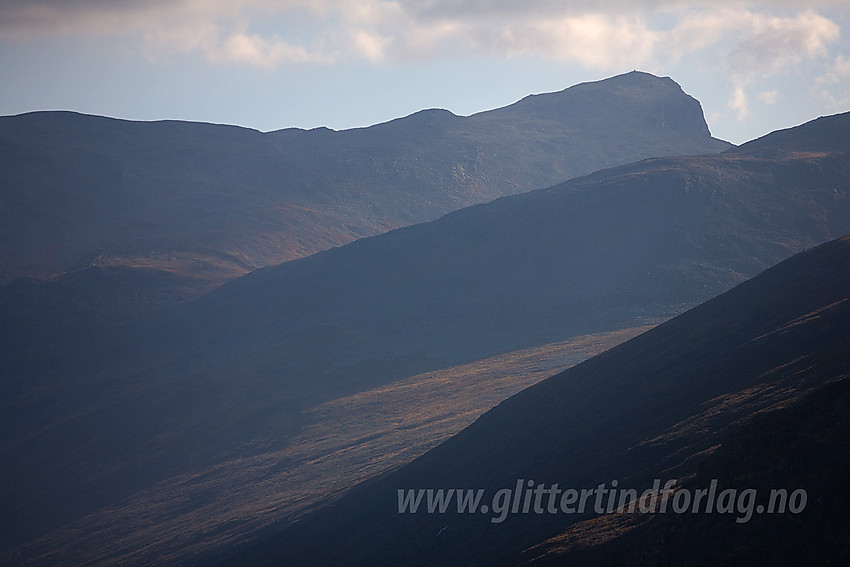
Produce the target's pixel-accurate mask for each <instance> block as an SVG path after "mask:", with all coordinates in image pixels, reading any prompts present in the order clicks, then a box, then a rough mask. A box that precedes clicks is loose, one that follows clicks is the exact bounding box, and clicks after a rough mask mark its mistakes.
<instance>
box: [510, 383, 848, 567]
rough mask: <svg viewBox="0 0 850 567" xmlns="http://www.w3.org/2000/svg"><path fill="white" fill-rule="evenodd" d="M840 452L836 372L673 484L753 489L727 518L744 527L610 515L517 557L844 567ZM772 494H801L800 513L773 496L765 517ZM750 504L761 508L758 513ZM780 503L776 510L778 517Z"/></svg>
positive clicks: (842, 390) (675, 517) (844, 427)
mask: <svg viewBox="0 0 850 567" xmlns="http://www.w3.org/2000/svg"><path fill="white" fill-rule="evenodd" d="M848 455H850V377H848V376H847V375H846V374H845V375H844V376H843V377H841V378H836V380H835V381H834V382H830V383H827V384H825V385H824V386H823V387H820V388H816V389H815V390H814V391H813V392H811V393H807V394H805V395H804V396H803V398H802V399H801V400H799V401H796V402H793V403H791V404H790V405H789V406H788V407H787V408H782V409H777V410H774V411H770V412H767V413H765V414H762V415H758V416H755V417H754V418H752V419H750V420H747V421H746V422H745V424H744V425H742V426H740V427H738V428H735V429H734V430H733V431H732V433H731V434H730V435H728V436H727V437H726V438H725V439H724V440H723V442H722V444H721V445H720V447H719V448H718V449H717V450H716V451H715V453H714V454H713V455H711V456H710V457H708V458H707V459H706V460H705V461H704V462H703V463H701V464H700V466H699V468H698V472H697V474H696V475H695V476H694V477H692V478H689V479H687V480H686V481H684V482H683V483H682V486H681V488H682V489H686V490H689V491H690V493H691V494H694V493H695V490H696V489H699V488H705V487H709V486H711V482H712V481H713V480H715V481H716V482H717V491H716V492H717V493H718V494H719V493H722V491H724V490H728V489H730V488H731V489H735V488H739V491H738V494H741V491H740V489H755V490H757V491H758V494H761V495H762V497H761V499H760V500H754V501H753V502H752V504H750V503H749V502H748V501H747V500H741V503H742V505H741V511H740V512H739V511H738V510H737V509H736V511H735V514H736V517H739V518H741V519H742V520H743V519H745V518H747V515H748V514H752V515H751V516H750V519H749V521H747V522H743V521H742V522H737V521H729V517H728V516H726V515H721V514H716V513H714V514H706V513H703V514H672V515H668V514H647V515H646V517H644V518H640V519H639V521H637V522H636V521H635V520H634V518H628V517H627V516H625V515H623V514H614V515H611V516H608V517H604V518H602V519H601V520H599V521H595V522H585V523H584V524H585V525H581V524H580V525H578V526H575V527H574V528H572V529H570V530H568V531H567V532H566V533H564V534H561V535H559V536H557V537H555V538H552V539H550V540H548V541H546V542H544V543H543V544H541V545H539V546H535V547H534V548H532V549H530V550H528V551H526V553H525V554H524V556H525V558H528V561H527V563H528V564H530V565H535V566H539V565H542V566H548V565H575V566H576V567H583V566H597V565H598V566H603V565H628V566H661V565H694V566H722V565H775V566H777V567H778V566H784V565H788V566H791V565H835V566H839V565H846V564H847V562H848V561H850V521H848V516H847V505H848V503H850V489H848V486H847V478H848V475H850V458H848ZM775 489H779V490H784V491H785V493H784V494H785V495H787V496H789V497H790V496H791V495H793V494H794V492H795V491H798V490H801V489H802V490H805V508H804V509H803V510H802V511H796V513H789V507H788V506H789V502H791V503H794V504H795V505H799V504H801V503H802V502H803V501H802V499H801V498H802V497H801V496H797V497H796V498H795V499H794V500H793V501H790V500H782V499H781V497H780V498H777V499H776V505H775V506H774V512H773V515H762V514H766V510H768V508H767V506H769V502H770V498H769V495H770V491H771V490H775ZM765 496H767V498H765ZM738 498H740V496H737V495H736V502H735V504H736V507H737V499H738ZM783 503H784V504H783ZM759 505H762V506H765V508H764V509H762V512H761V513H759V508H758V506H759ZM780 505H784V507H785V513H782V514H779V513H778V512H777V510H779V509H780ZM703 510H704V507H703ZM624 520H626V521H624ZM624 528H625V529H624Z"/></svg>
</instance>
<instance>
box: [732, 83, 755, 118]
mask: <svg viewBox="0 0 850 567" xmlns="http://www.w3.org/2000/svg"><path fill="white" fill-rule="evenodd" d="M726 106H727V107H728V108H729V109H730V110H733V111H734V112H735V117H736V118H737V119H738V122H743V121H744V120H746V119H747V118H748V117H749V116H750V106H749V103H748V102H747V93H746V92H744V88H743V87H735V90H734V91H733V92H732V97H731V98H730V99H729V102H728V103H727V105H726Z"/></svg>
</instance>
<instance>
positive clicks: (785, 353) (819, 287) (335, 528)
mask: <svg viewBox="0 0 850 567" xmlns="http://www.w3.org/2000/svg"><path fill="white" fill-rule="evenodd" d="M848 345H850V237H844V238H842V239H839V240H837V241H834V242H830V243H828V244H825V245H822V246H819V247H817V248H815V249H813V250H810V251H807V252H804V253H802V254H799V255H797V256H795V257H793V258H791V259H789V260H787V261H785V262H782V263H780V264H779V265H777V266H775V267H773V268H770V269H768V270H766V271H765V272H764V273H762V274H760V275H759V276H757V277H755V278H753V279H752V280H750V281H747V282H745V283H743V284H741V285H739V286H737V287H736V288H734V289H733V290H731V291H729V292H727V293H725V294H723V295H721V296H719V297H717V298H715V299H713V300H711V301H708V302H706V303H705V304H703V305H700V306H699V307H696V308H694V309H692V310H690V311H688V312H687V313H684V314H682V315H680V316H678V317H676V318H674V319H672V320H670V321H668V322H667V323H664V324H663V325H660V326H658V327H656V328H655V329H653V330H651V331H648V332H646V333H644V334H643V335H640V336H638V337H636V338H634V339H632V340H630V341H628V342H626V343H624V344H622V345H620V346H618V347H615V348H613V349H611V350H609V351H607V352H605V353H603V354H600V355H598V356H596V357H594V358H592V359H590V360H588V361H586V362H584V363H582V364H580V365H578V366H576V367H574V368H572V369H569V370H566V371H564V372H563V373H561V374H558V375H556V376H553V377H552V378H549V379H547V380H544V381H542V382H540V383H539V384H537V385H535V386H532V387H530V388H528V389H526V390H524V391H522V392H520V393H519V394H516V395H514V396H513V397H511V398H509V399H508V400H506V401H504V402H502V403H501V404H499V405H498V406H497V407H495V408H494V409H492V410H491V411H489V412H487V413H486V414H484V415H482V416H481V417H480V418H479V419H478V420H477V421H476V422H475V423H474V424H473V425H471V426H470V427H468V428H467V429H465V430H464V431H462V432H461V433H459V434H458V435H456V436H454V437H453V438H451V439H450V440H448V441H446V442H445V443H443V444H442V445H440V446H439V447H437V448H435V449H434V450H432V451H430V452H429V453H427V454H426V455H424V456H422V457H420V458H419V459H417V460H416V461H414V462H412V463H411V464H409V465H407V466H405V467H403V468H401V469H399V470H398V471H396V472H394V473H391V474H390V475H388V476H386V477H385V478H381V479H378V480H375V481H373V482H370V483H365V485H363V486H362V487H358V489H356V490H354V491H352V492H351V493H350V494H349V495H348V496H346V497H344V498H343V499H342V500H340V501H339V502H338V503H337V504H336V505H333V506H331V507H330V508H328V509H326V510H323V511H319V512H317V513H316V514H314V515H313V516H310V517H308V518H306V519H304V520H302V521H301V522H298V523H295V524H293V525H292V526H290V527H289V528H288V529H285V530H283V531H282V532H281V533H279V534H278V535H276V536H274V537H270V538H269V539H268V541H267V542H266V543H265V544H264V545H259V546H257V547H255V548H254V549H253V550H251V551H250V552H249V553H248V554H247V555H242V556H238V557H237V558H236V559H235V560H234V561H235V563H239V562H241V561H249V562H250V563H252V564H259V563H260V562H261V561H262V560H264V561H265V564H269V565H272V564H282V563H286V564H288V565H295V564H304V565H306V564H310V565H327V564H334V565H339V564H345V565H361V564H362V565H368V564H376V563H379V564H394V565H493V564H504V565H510V564H516V563H519V562H522V561H524V559H526V560H527V559H531V558H532V557H534V556H535V555H540V554H541V551H540V549H539V548H533V547H532V546H534V545H535V544H538V543H540V542H542V541H543V540H546V539H548V538H551V537H553V536H555V535H556V534H558V533H561V532H563V531H564V529H565V527H567V526H570V525H571V524H573V523H574V522H576V521H578V520H586V519H587V518H588V516H593V512H592V511H591V510H592V507H591V508H589V509H588V511H590V513H589V514H587V515H577V514H568V513H554V514H553V513H549V512H548V511H544V512H543V513H540V514H533V513H526V514H523V513H516V514H512V515H508V516H507V518H506V519H505V520H504V521H503V522H502V523H493V522H492V521H491V519H492V518H493V517H494V514H493V513H483V514H482V513H480V512H476V513H475V514H469V513H466V514H461V513H456V511H455V510H454V509H452V508H450V509H449V511H448V512H446V513H443V514H440V513H433V514H428V513H426V512H425V511H424V510H422V511H421V513H417V514H410V513H408V514H399V512H398V495H397V490H398V489H407V488H417V489H418V488H433V489H438V488H446V489H447V488H457V489H460V488H464V489H466V488H476V489H478V488H480V489H486V490H487V493H486V494H487V495H488V496H487V497H486V498H485V499H484V500H483V501H482V502H483V503H488V504H489V502H490V500H489V499H490V498H491V497H492V495H493V494H495V492H496V490H498V489H503V488H507V489H513V488H514V486H515V484H516V482H517V479H522V480H521V482H522V483H523V484H524V483H525V480H526V479H531V480H534V481H535V482H536V483H537V484H541V483H544V484H546V485H547V486H551V485H553V484H554V483H559V484H560V486H561V487H562V488H594V487H596V486H597V485H598V484H599V483H606V484H607V485H609V486H610V484H611V482H612V480H618V481H619V485H620V486H621V487H634V488H639V489H640V490H641V491H642V490H643V489H644V488H648V487H649V486H651V484H652V481H653V479H661V482H662V483H663V482H664V481H665V480H666V479H682V478H685V477H686V476H688V475H691V474H694V473H695V472H696V471H697V466H698V464H699V463H700V462H703V463H704V466H703V468H702V469H701V470H700V472H699V474H698V475H697V476H696V477H695V479H694V481H693V482H691V483H688V485H687V486H689V487H691V488H693V487H694V486H697V487H701V488H706V487H707V483H708V481H709V480H710V479H711V478H719V479H721V482H722V483H724V485H723V486H724V487H728V486H735V487H737V488H738V489H740V490H743V489H745V488H761V489H764V488H788V489H789V492H790V491H791V490H794V489H796V488H803V489H808V490H810V491H811V493H812V495H813V496H815V497H817V502H813V504H814V506H813V510H815V512H814V515H813V514H809V515H806V513H805V512H803V513H801V514H800V515H799V516H794V517H786V516H784V515H773V516H770V515H765V516H763V517H759V518H757V521H755V522H754V523H753V524H752V525H745V526H740V527H739V526H738V525H737V524H736V521H735V518H736V517H737V515H726V516H724V517H720V516H718V515H717V514H715V515H702V516H693V515H691V514H688V517H687V518H679V517H677V518H672V519H671V518H668V517H664V516H662V515H658V516H657V517H656V518H655V519H654V520H653V521H654V522H655V524H656V526H655V530H654V531H651V532H649V534H648V536H647V537H650V538H651V539H650V540H649V541H646V540H642V539H641V536H640V535H639V534H641V533H643V532H641V531H637V530H641V529H642V528H641V527H639V528H637V530H636V532H635V533H636V534H638V535H636V536H635V538H634V539H632V540H631V541H630V543H631V545H632V546H637V549H636V550H635V548H634V547H630V546H628V545H624V546H622V547H621V548H620V551H621V552H623V551H625V552H626V555H627V556H628V557H627V558H631V560H632V561H634V562H636V564H649V565H655V564H659V565H662V564H663V565H667V564H707V565H722V564H728V562H727V561H728V560H730V559H736V558H737V559H738V560H743V559H747V558H749V559H753V558H755V557H759V558H760V559H761V558H763V557H764V556H763V555H759V553H761V552H760V551H759V549H760V548H759V545H761V544H763V543H764V542H765V541H772V540H773V539H775V536H773V535H771V530H772V529H779V530H782V531H783V532H789V533H791V532H793V531H794V530H796V529H799V530H802V531H801V532H800V533H798V534H797V535H796V536H794V537H795V539H794V540H793V541H795V542H796V544H797V545H804V546H805V547H803V548H799V547H798V548H793V546H791V547H792V551H794V552H795V553H797V554H802V555H794V556H793V557H797V558H798V559H805V558H814V559H817V558H819V557H820V558H825V559H831V560H832V561H836V560H837V557H836V556H832V555H830V554H831V553H832V552H840V550H842V549H843V550H844V551H845V552H846V549H847V547H846V539H845V541H844V543H840V542H838V541H836V540H834V539H833V536H835V535H839V532H840V530H839V531H836V530H834V529H832V528H829V529H826V531H818V526H819V525H820V524H821V523H822V518H819V517H818V516H817V515H816V514H817V513H818V511H821V512H822V511H824V510H828V511H830V512H829V513H830V514H832V516H833V517H838V518H839V519H840V518H841V514H842V513H843V512H841V510H844V509H845V508H846V504H847V499H846V497H847V491H846V490H845V489H844V488H843V487H842V486H841V485H842V481H841V480H840V478H841V475H840V472H841V470H846V466H847V462H846V451H843V447H846V445H847V438H848V433H850V431H848V429H847V420H846V419H845V418H844V415H843V413H842V412H841V410H840V404H843V403H846V399H845V398H846V392H845V390H846V384H845V383H846V381H847V379H848V377H850V358H849V357H848V353H850V351H848ZM835 380H842V382H841V384H844V385H843V386H832V385H829V384H830V383H831V382H833V381H835ZM825 385H828V386H825ZM824 387H828V388H830V389H828V390H825V391H824V393H823V394H819V393H817V390H818V389H820V388H824ZM836 388H838V389H837V390H836ZM811 392H815V394H814V396H815V397H814V398H811V397H810V398H809V399H807V400H805V401H803V402H801V404H800V405H798V406H796V407H795V408H791V409H787V410H782V412H783V413H780V414H770V413H768V414H765V415H763V416H761V415H760V414H762V413H763V412H765V411H768V412H769V411H770V410H775V409H779V408H783V407H785V406H788V405H789V403H792V402H793V401H795V400H798V399H801V398H803V397H805V396H806V394H809V393H811ZM833 396H834V397H833ZM836 404H838V405H836ZM812 406H815V407H812ZM818 406H819V407H820V408H822V411H823V413H821V410H819V409H818ZM785 415H787V416H788V417H785ZM753 416H756V419H753ZM742 423H747V424H748V425H745V426H744V428H742V429H736V428H737V427H739V426H740V425H741V424H742ZM732 431H737V432H738V435H737V437H735V438H733V439H732V440H731V441H730V440H729V434H730V433H731V432H732ZM774 436H776V437H774ZM821 444H826V445H821ZM717 445H721V448H720V449H719V450H717V451H716V453H715V454H714V455H713V456H711V457H708V458H706V455H707V454H710V453H712V451H714V450H715V449H716V447H717ZM819 445H820V446H819ZM806 455H810V456H812V457H813V458H814V460H813V461H812V464H822V465H823V468H822V469H820V470H819V471H814V470H811V469H807V467H806V465H805V463H804V462H803V461H801V460H800V459H803V458H805V456H806ZM815 457H816V458H815ZM761 458H765V459H771V460H769V461H768V460H766V461H764V462H762V461H760V459H761ZM842 467H843V468H842ZM818 472H819V473H820V475H819V474H818ZM830 480H831V481H835V482H836V483H837V485H838V486H837V487H833V488H836V489H837V491H836V492H834V493H827V492H826V491H828V490H829V489H830V488H831V487H830V484H829V482H830ZM700 482H701V483H702V484H699V483H700ZM774 482H779V483H782V482H791V483H792V484H791V485H790V486H789V485H787V484H783V485H775V484H773V483H774ZM833 496H835V497H840V498H843V500H842V501H841V502H842V503H841V504H835V503H827V502H824V501H823V499H825V498H826V499H828V498H831V497H833ZM544 500H545V499H544ZM544 506H545V504H544ZM638 516H639V514H638ZM789 516H790V515H789ZM641 520H642V519H641V518H638V519H636V520H634V521H641ZM724 521H725V522H727V524H728V523H731V527H730V525H727V524H724V523H723V522H724ZM840 521H843V520H840ZM771 522H773V523H771ZM665 523H666V524H667V525H665ZM670 523H673V525H669V524H670ZM676 523H679V524H680V525H679V526H678V527H677V525H676ZM844 523H845V524H846V522H844ZM659 524H660V525H659ZM700 526H702V527H706V528H707V529H708V530H709V531H707V532H702V531H700ZM651 528H652V527H651V526H650V528H649V529H651ZM587 530H588V531H589V532H590V541H591V542H592V541H593V533H594V532H593V530H594V528H593V526H591V527H589V528H587ZM598 533H599V537H598V541H604V539H605V538H603V537H602V536H603V535H605V534H604V531H603V530H599V532H598ZM664 533H666V534H668V535H667V536H666V537H667V538H669V539H670V540H672V541H673V542H674V544H673V546H672V547H669V548H668V547H667V545H666V544H665V543H664V542H665V541H666V539H665V536H664V535H663V534H664ZM830 534H832V535H830ZM567 535H570V534H569V533H568V534H567ZM571 535H576V534H571ZM582 535H583V536H584V537H585V538H587V537H588V534H587V533H584V534H582ZM807 535H808V536H811V537H813V538H814V542H816V543H815V545H814V546H811V545H809V543H810V541H809V539H808V537H807ZM721 536H723V537H721ZM679 537H685V538H686V539H685V540H684V542H683V543H682V545H676V544H675V541H676V539H677V538H679ZM328 542H333V545H328ZM565 542H566V543H567V544H568V543H570V541H569V538H567V539H566V540H565ZM817 542H823V543H828V544H829V546H828V547H826V548H819V547H818V546H817ZM689 544H694V545H696V546H697V547H695V548H693V549H692V548H691V547H690V546H689ZM842 546H843V547H842ZM550 547H551V544H550ZM700 549H707V550H710V556H709V557H711V558H713V559H712V560H708V561H705V562H703V563H699V562H698V561H692V558H691V553H692V552H698V551H699V550H700ZM807 549H808V550H809V551H810V552H811V555H807V553H806V550H807ZM816 549H820V552H818V551H816ZM526 550H528V551H526ZM524 551H525V552H526V553H525V554H523V552H524ZM632 552H633V555H632ZM668 552H669V553H668ZM648 553H649V554H653V555H650V556H649V557H650V559H648V560H646V561H643V560H642V559H641V558H643V559H646V554H648ZM819 553H820V555H819ZM780 555H781V554H780ZM583 557H584V558H585V559H587V556H586V555H585V556H582V554H580V553H577V554H576V556H575V557H573V556H570V555H563V556H558V555H554V556H553V555H551V554H550V555H548V556H546V555H544V557H543V559H544V560H545V562H544V564H550V563H552V564H562V561H565V562H566V563H567V564H573V561H571V559H577V560H581V559H582V558H583ZM616 557H617V556H616V555H615V554H614V555H612V556H608V557H606V556H604V555H599V556H596V559H598V561H601V563H599V562H597V563H593V562H591V561H589V562H588V564H611V563H610V562H608V563H605V560H606V559H607V560H610V559H612V558H616ZM772 557H774V558H778V559H782V557H779V556H775V554H774V556H772ZM790 557H791V556H786V557H785V558H784V559H785V560H784V562H783V561H780V562H779V563H777V564H782V565H785V564H791V563H789V562H788V561H789V558H790ZM283 558H285V560H284V559H283ZM653 559H654V560H653ZM668 559H672V563H668V562H667V560H668ZM532 564H537V563H536V562H532ZM578 564H581V563H578ZM617 564H619V561H618V562H617ZM627 564H632V563H627ZM771 564H773V563H771Z"/></svg>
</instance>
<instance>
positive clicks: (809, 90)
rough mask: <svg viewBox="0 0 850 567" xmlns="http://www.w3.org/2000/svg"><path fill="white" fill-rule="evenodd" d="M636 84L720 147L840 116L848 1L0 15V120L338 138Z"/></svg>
mask: <svg viewBox="0 0 850 567" xmlns="http://www.w3.org/2000/svg"><path fill="white" fill-rule="evenodd" d="M635 69H636V70H640V71H646V72H649V73H652V74H655V75H658V76H669V77H671V78H672V79H673V80H675V81H676V82H678V83H679V84H680V85H681V86H682V88H683V89H684V90H685V92H687V93H688V94H690V95H692V96H693V97H695V98H696V99H698V100H699V101H700V102H701V103H702V106H703V111H704V112H705V116H706V121H707V122H708V125H709V128H710V129H711V132H712V134H713V135H715V136H716V137H719V138H722V139H725V140H728V141H731V142H733V143H736V144H738V143H743V142H745V141H747V140H750V139H754V138H756V137H758V136H762V135H764V134H766V133H768V132H770V131H772V130H776V129H779V128H787V127H791V126H795V125H797V124H801V123H803V122H806V121H808V120H811V119H814V118H816V117H818V116H822V115H828V114H835V113H838V112H846V111H850V2H848V0H841V1H832V0H829V1H827V0H825V1H820V2H800V1H788V0H786V1H774V2H764V1H762V2H760V1H753V2H744V1H739V0H724V1H722V2H717V1H712V2H705V3H700V2H683V1H677V0H670V1H665V0H633V1H623V0H596V1H592V2H591V1H589V0H576V1H556V0H523V1H521V2H519V1H509V0H420V1H413V0H277V1H275V0H127V1H120V0H115V1H110V0H0V77H2V81H0V115H9V114H19V113H23V112H29V111H33V110H74V111H78V112H84V113H88V114H98V115H103V116H112V117H117V118H126V119H132V120H159V119H179V120H193V121H202V122H214V123H224V124H236V125H240V126H246V127H250V128H256V129H258V130H262V131H269V130H276V129H280V128H287V127H299V128H314V127H318V126H326V127H330V128H333V129H337V130H339V129H346V128H355V127H363V126H368V125H371V124H375V123H379V122H385V121H387V120H391V119H393V118H397V117H400V116H406V115H408V114H412V113H413V112H416V111H418V110H421V109H423V108H445V109H448V110H450V111H452V112H454V113H455V114H458V115H469V114H473V113H475V112H480V111H483V110H488V109H492V108H497V107H500V106H505V105H507V104H510V103H512V102H515V101H517V100H519V99H521V98H522V97H524V96H526V95H529V94H533V93H542V92H552V91H559V90H562V89H565V88H567V87H569V86H571V85H574V84H577V83H581V82H587V81H596V80H601V79H604V78H606V77H610V76H613V75H618V74H621V73H625V72H628V71H631V70H635Z"/></svg>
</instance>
